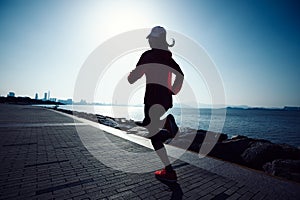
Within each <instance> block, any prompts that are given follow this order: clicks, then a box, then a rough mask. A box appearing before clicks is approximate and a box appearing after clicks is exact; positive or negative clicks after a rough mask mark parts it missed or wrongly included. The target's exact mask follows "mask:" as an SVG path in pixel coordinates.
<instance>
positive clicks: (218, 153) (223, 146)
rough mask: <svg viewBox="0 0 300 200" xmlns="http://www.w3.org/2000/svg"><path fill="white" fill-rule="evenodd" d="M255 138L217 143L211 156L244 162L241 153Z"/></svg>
mask: <svg viewBox="0 0 300 200" xmlns="http://www.w3.org/2000/svg"><path fill="white" fill-rule="evenodd" d="M252 141H253V139H250V138H247V137H246V138H242V139H230V140H225V141H223V142H220V143H217V144H216V145H215V147H214V148H213V149H212V151H211V152H210V153H209V154H208V155H209V156H212V157H216V158H220V159H222V160H226V161H230V162H235V163H238V164H243V163H244V161H243V159H242V158H241V154H242V153H243V152H244V151H245V150H246V149H247V148H248V147H249V146H250V143H251V142H252Z"/></svg>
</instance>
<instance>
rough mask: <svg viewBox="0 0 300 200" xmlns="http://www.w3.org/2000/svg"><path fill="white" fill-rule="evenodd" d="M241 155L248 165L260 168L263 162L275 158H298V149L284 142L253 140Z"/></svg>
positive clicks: (299, 156) (299, 155)
mask: <svg viewBox="0 0 300 200" xmlns="http://www.w3.org/2000/svg"><path fill="white" fill-rule="evenodd" d="M241 156H242V159H243V160H244V162H245V164H246V165H247V166H248V167H252V168H255V169H260V170H261V169H262V166H263V164H265V163H267V162H271V161H273V160H276V159H299V158H300V150H299V149H297V148H295V147H292V146H289V145H285V144H274V143H271V142H269V141H266V140H255V141H254V142H253V143H252V144H251V146H250V147H249V148H248V149H246V150H245V151H244V152H243V153H242V155H241Z"/></svg>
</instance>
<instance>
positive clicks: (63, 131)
mask: <svg viewBox="0 0 300 200" xmlns="http://www.w3.org/2000/svg"><path fill="white" fill-rule="evenodd" d="M73 123H80V122H79V121H74V120H73V119H72V118H68V117H66V116H64V115H60V114H59V113H55V112H53V111H50V110H47V109H43V108H36V107H32V106H16V105H1V104H0V137H1V140H0V160H1V165H0V199H274V198H273V196H272V194H270V193H269V191H266V190H264V188H261V189H259V190H258V189H255V188H251V187H249V186H247V185H245V184H241V183H239V182H238V181H235V180H232V179H230V178H227V177H223V176H220V175H217V174H215V173H212V172H210V171H207V170H204V169H201V168H199V167H196V166H193V165H190V164H188V163H186V162H183V161H181V160H176V161H175V162H174V168H175V169H176V171H177V174H178V177H179V180H178V183H174V184H167V183H163V182H160V181H158V180H157V179H155V177H154V175H153V173H152V172H146V173H129V172H123V171H118V170H116V169H113V168H110V167H108V166H106V165H105V164H103V163H102V162H101V157H100V159H99V157H98V158H96V157H95V156H94V155H93V154H92V153H91V152H90V151H88V150H87V148H86V147H85V146H84V143H83V140H84V138H81V137H80V136H79V135H78V131H80V130H81V131H84V132H85V135H84V137H85V139H90V140H93V141H94V143H95V145H96V144H97V145H96V146H95V150H98V152H99V153H100V150H101V156H104V157H105V158H107V159H109V158H113V159H114V160H112V162H113V163H115V164H118V165H124V166H126V167H128V168H130V167H132V166H134V165H136V164H138V165H140V167H145V168H146V167H149V165H151V163H156V162H157V157H153V160H151V161H149V162H144V163H139V162H136V163H132V162H130V161H127V162H126V159H125V161H124V157H123V158H120V159H118V157H116V156H113V155H112V154H114V155H115V154H116V153H117V152H115V149H113V148H112V149H110V148H109V147H110V146H109V145H107V144H106V143H105V141H106V140H104V139H103V138H104V137H105V138H107V139H109V140H110V141H111V142H112V143H113V144H114V145H116V146H118V148H120V149H122V150H126V151H128V152H134V153H137V154H138V153H151V152H152V150H150V149H147V148H145V147H142V146H139V145H137V144H135V143H133V142H129V141H127V140H124V139H122V138H119V137H116V136H113V135H111V134H109V133H105V132H104V131H102V130H100V129H97V128H95V127H92V126H89V125H87V124H81V125H80V126H75V125H74V124H73ZM15 124H19V126H16V125H15ZM20 124H27V125H26V126H25V125H24V126H22V125H20ZM30 124H31V125H32V126H30ZM39 124H40V125H41V126H39ZM47 124H48V126H47ZM50 124H51V125H50ZM98 147H99V149H97V148H98ZM104 157H103V159H104ZM249 178H250V177H249ZM281 199H282V198H281ZM283 199H296V196H290V197H288V196H285V197H284V198H283Z"/></svg>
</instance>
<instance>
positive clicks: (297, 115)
mask: <svg viewBox="0 0 300 200" xmlns="http://www.w3.org/2000/svg"><path fill="white" fill-rule="evenodd" d="M60 108H63V109H68V110H75V111H79V112H87V113H94V114H100V115H105V116H111V117H115V118H127V119H133V120H135V121H139V120H142V119H143V117H144V114H143V107H138V106H107V105H73V106H72V105H64V106H60ZM224 109H225V108H224ZM219 111H220V112H213V110H211V109H192V108H172V109H170V110H169V112H168V113H172V114H173V115H174V117H175V119H176V122H177V124H178V125H179V126H181V127H189V128H193V129H204V130H208V129H209V127H210V125H211V124H212V123H214V122H216V121H218V122H220V121H221V122H222V120H224V124H222V127H221V128H222V129H221V131H220V132H222V133H225V134H227V135H228V136H229V137H231V136H233V135H244V136H247V137H251V138H258V139H266V140H270V141H272V142H274V143H286V144H290V145H293V146H296V147H300V111H292V110H290V111H287V110H271V109H257V110H254V109H225V110H219ZM224 114H226V115H225V116H224Z"/></svg>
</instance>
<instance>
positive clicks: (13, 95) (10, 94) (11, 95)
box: [7, 92, 16, 97]
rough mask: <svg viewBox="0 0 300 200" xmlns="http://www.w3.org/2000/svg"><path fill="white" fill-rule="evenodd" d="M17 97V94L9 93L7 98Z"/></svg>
mask: <svg viewBox="0 0 300 200" xmlns="http://www.w3.org/2000/svg"><path fill="white" fill-rule="evenodd" d="M15 96H16V94H15V93H14V92H9V93H8V94H7V97H15Z"/></svg>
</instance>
